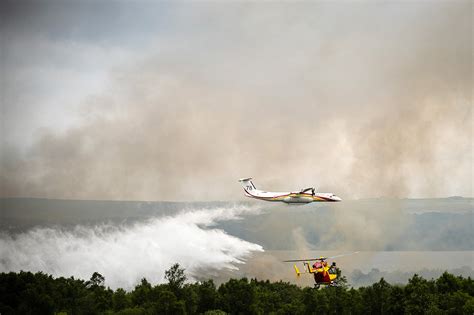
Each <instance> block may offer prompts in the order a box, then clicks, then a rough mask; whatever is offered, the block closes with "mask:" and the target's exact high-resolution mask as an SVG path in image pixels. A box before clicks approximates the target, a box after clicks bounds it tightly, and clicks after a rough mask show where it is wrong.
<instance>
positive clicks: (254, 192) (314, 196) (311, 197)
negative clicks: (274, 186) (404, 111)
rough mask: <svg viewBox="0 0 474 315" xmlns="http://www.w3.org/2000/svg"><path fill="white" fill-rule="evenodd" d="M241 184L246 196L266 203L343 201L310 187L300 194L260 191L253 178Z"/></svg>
mask: <svg viewBox="0 0 474 315" xmlns="http://www.w3.org/2000/svg"><path fill="white" fill-rule="evenodd" d="M239 182H240V183H241V184H242V187H243V188H244V192H245V196H247V197H250V198H255V199H260V200H265V201H281V202H285V203H288V204H304V203H311V202H335V201H341V200H342V199H341V198H339V197H338V196H336V195H334V194H332V193H318V192H315V189H314V188H312V187H310V188H306V189H302V190H300V191H298V192H268V191H263V190H259V189H257V188H256V187H255V185H254V184H253V183H252V178H250V177H249V178H242V179H239Z"/></svg>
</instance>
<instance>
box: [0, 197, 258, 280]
mask: <svg viewBox="0 0 474 315" xmlns="http://www.w3.org/2000/svg"><path fill="white" fill-rule="evenodd" d="M258 211H259V210H258V209H257V208H252V207H245V206H234V207H228V208H225V207H224V208H213V209H199V210H190V211H184V212H180V213H178V214H177V215H175V216H169V217H161V218H154V219H151V220H149V221H146V222H140V223H135V224H133V225H129V226H125V225H112V224H103V225H100V226H93V227H91V226H76V227H74V228H73V229H70V230H64V229H61V228H44V227H43V228H35V229H32V230H30V231H27V232H25V233H22V234H19V235H16V236H2V237H1V238H0V257H1V258H0V272H7V271H20V270H29V271H43V272H46V273H50V274H53V275H55V276H66V277H69V276H75V277H79V278H82V279H88V278H89V277H90V276H91V275H92V273H93V272H94V271H98V272H99V273H101V274H102V275H104V277H105V279H106V284H107V285H109V286H111V287H112V288H117V287H124V288H131V287H133V286H134V285H135V284H136V283H137V282H138V281H139V280H140V279H141V278H143V277H145V278H147V279H148V280H149V281H151V282H152V283H158V282H164V281H165V280H164V271H165V270H166V269H168V268H169V267H170V266H171V265H172V264H174V263H176V262H177V263H179V264H180V265H181V266H183V267H184V268H186V273H187V275H188V277H190V278H191V279H195V277H196V276H198V275H200V276H202V274H201V272H202V270H206V269H214V270H216V269H217V270H220V269H237V266H236V265H237V264H241V263H244V260H245V258H246V257H248V256H249V255H251V253H252V252H255V251H263V248H262V247H261V246H260V245H257V244H253V243H249V242H246V241H244V240H242V239H239V238H237V237H234V236H231V235H228V234H226V233H225V232H224V231H223V230H220V229H216V228H212V226H213V225H215V224H216V223H217V222H219V221H224V220H236V219H239V215H243V214H255V213H258Z"/></svg>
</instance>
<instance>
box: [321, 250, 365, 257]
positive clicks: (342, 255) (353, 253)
mask: <svg viewBox="0 0 474 315" xmlns="http://www.w3.org/2000/svg"><path fill="white" fill-rule="evenodd" d="M358 253H359V251H357V252H352V253H345V254H340V255H335V256H330V257H326V258H327V259H332V258H338V257H344V256H350V255H355V254H358Z"/></svg>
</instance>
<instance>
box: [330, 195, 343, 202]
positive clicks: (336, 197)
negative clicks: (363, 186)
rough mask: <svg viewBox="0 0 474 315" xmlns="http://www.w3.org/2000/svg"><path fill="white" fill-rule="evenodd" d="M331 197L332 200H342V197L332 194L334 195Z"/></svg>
mask: <svg viewBox="0 0 474 315" xmlns="http://www.w3.org/2000/svg"><path fill="white" fill-rule="evenodd" d="M332 199H333V200H334V201H342V199H341V198H339V197H338V196H334V197H332Z"/></svg>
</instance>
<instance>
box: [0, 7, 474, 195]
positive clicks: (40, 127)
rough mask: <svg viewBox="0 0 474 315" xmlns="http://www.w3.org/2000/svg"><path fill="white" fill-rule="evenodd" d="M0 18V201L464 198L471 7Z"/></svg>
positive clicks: (31, 12) (78, 11)
mask: <svg viewBox="0 0 474 315" xmlns="http://www.w3.org/2000/svg"><path fill="white" fill-rule="evenodd" d="M0 6H1V7H0V15H1V45H0V47H1V59H0V65H1V77H0V79H1V84H0V88H1V135H2V136H1V144H2V146H1V165H0V170H1V173H0V176H1V185H2V187H1V193H2V196H10V197H12V196H23V197H49V198H79V199H140V200H143V199H146V200H163V199H166V200H216V199H238V198H240V197H241V194H242V193H241V189H240V187H239V186H238V183H237V181H236V180H237V179H238V178H239V177H247V176H253V177H254V178H255V179H256V183H257V187H258V186H259V185H260V186H262V185H263V188H265V189H268V190H271V189H274V190H287V189H299V188H303V187H307V186H309V185H316V186H317V187H318V188H320V189H319V190H322V191H331V192H334V193H336V194H338V195H341V196H342V197H343V198H361V197H378V196H396V197H443V196H449V195H463V196H473V193H472V187H473V183H472V181H473V179H472V178H473V123H472V122H473V111H472V87H473V81H472V72H473V68H472V40H473V37H472V2H471V1H454V2H447V1H442V2H441V1H440V2H437V1H419V2H415V1H410V2H408V1H403V2H375V1H374V2H363V1H361V2H346V1H344V2H337V1H336V2H297V3H290V2H265V3H254V2H232V3H217V2H199V3H197V2H193V3H191V2H179V3H169V2H167V3H164V2H161V3H152V2H140V1H138V2H131V1H123V2H120V1H113V2H112V1H100V2H93V1H82V2H79V1H67V2H66V1H47V2H45V1H2V3H1V5H0Z"/></svg>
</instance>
